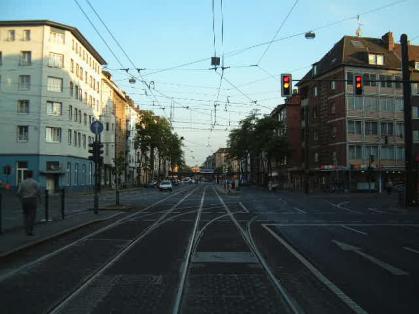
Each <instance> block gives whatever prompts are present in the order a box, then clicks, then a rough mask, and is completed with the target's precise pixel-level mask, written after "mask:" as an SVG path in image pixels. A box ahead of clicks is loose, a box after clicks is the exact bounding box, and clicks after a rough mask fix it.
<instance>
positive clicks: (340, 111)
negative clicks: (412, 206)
mask: <svg viewBox="0 0 419 314" xmlns="http://www.w3.org/2000/svg"><path fill="white" fill-rule="evenodd" d="M397 46H398V45H397V44H395V43H394V38H393V34H392V33H391V32H388V33H386V34H385V35H384V36H382V38H366V37H353V36H344V37H343V38H342V39H341V40H340V41H339V42H337V43H336V44H335V46H334V47H333V48H332V49H331V50H330V51H329V52H328V53H327V54H326V55H325V56H324V57H323V58H322V59H321V60H320V61H318V62H316V63H314V64H313V66H312V69H311V70H310V71H309V72H308V73H307V74H306V75H305V76H304V78H303V79H302V81H301V82H299V84H298V85H299V91H300V95H301V107H302V111H301V115H302V125H301V126H302V148H303V160H304V162H303V163H302V167H303V169H305V175H306V179H307V184H309V185H310V187H311V188H313V189H314V188H315V187H320V188H324V189H328V188H330V187H331V186H333V188H341V189H351V190H366V189H374V190H382V188H383V186H384V184H385V182H387V181H388V180H392V182H398V181H401V179H402V177H403V172H404V154H405V153H404V116H403V108H404V104H403V98H402V96H403V91H402V84H401V82H399V81H401V59H400V55H399V54H398V53H397V51H396V50H397ZM355 75H362V77H363V82H364V95H361V96H355V95H354V76H355ZM413 90H414V93H417V90H416V88H414V89H413ZM416 118H417V115H416ZM418 135H419V134H418Z"/></svg>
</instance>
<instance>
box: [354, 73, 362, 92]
mask: <svg viewBox="0 0 419 314" xmlns="http://www.w3.org/2000/svg"><path fill="white" fill-rule="evenodd" d="M363 94H364V83H363V82H362V76H361V75H355V95H358V96H360V95H363Z"/></svg>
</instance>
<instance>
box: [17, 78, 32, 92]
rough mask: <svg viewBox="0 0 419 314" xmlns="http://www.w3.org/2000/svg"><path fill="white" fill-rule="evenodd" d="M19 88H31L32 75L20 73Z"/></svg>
mask: <svg viewBox="0 0 419 314" xmlns="http://www.w3.org/2000/svg"><path fill="white" fill-rule="evenodd" d="M18 89H19V90H30V89H31V76H30V75H19V82H18Z"/></svg>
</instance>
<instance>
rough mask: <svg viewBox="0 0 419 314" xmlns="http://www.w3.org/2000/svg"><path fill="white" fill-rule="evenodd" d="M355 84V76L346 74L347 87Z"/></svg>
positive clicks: (350, 73)
mask: <svg viewBox="0 0 419 314" xmlns="http://www.w3.org/2000/svg"><path fill="white" fill-rule="evenodd" d="M353 84H354V74H353V73H352V72H346V85H353Z"/></svg>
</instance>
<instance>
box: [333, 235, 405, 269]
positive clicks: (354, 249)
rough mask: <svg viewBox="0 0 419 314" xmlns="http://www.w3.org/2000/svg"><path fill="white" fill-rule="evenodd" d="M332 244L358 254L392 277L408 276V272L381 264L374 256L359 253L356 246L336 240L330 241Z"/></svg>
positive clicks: (359, 250) (384, 263)
mask: <svg viewBox="0 0 419 314" xmlns="http://www.w3.org/2000/svg"><path fill="white" fill-rule="evenodd" d="M332 242H333V243H335V244H336V245H337V246H338V247H339V248H340V249H342V250H344V251H352V252H355V253H356V254H358V255H360V256H362V257H364V258H366V259H367V260H369V261H370V262H372V263H374V264H376V265H378V266H380V267H381V268H383V269H384V270H386V271H388V272H390V273H392V274H393V275H396V276H406V275H409V273H408V272H406V271H404V270H402V269H400V268H397V267H395V266H393V265H390V264H388V263H386V262H383V261H381V260H379V259H378V258H376V257H374V256H371V255H368V254H366V253H364V252H362V251H361V248H359V247H357V246H354V245H350V244H347V243H344V242H339V241H336V240H332Z"/></svg>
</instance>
